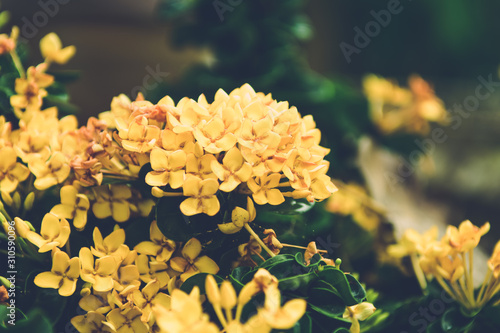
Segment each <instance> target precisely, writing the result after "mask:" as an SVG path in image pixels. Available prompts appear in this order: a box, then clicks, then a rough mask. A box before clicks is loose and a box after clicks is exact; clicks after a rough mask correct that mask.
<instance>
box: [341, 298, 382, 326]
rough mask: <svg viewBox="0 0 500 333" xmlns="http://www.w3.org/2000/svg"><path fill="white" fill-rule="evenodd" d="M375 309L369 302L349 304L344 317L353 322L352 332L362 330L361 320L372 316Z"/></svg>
mask: <svg viewBox="0 0 500 333" xmlns="http://www.w3.org/2000/svg"><path fill="white" fill-rule="evenodd" d="M375 310H376V309H375V307H374V306H373V304H371V303H368V302H363V303H360V304H356V305H353V306H348V307H347V308H346V309H345V312H344V315H343V317H344V318H345V319H347V320H349V321H350V322H352V325H351V329H350V331H351V333H359V332H360V331H361V329H360V325H359V321H360V320H365V319H367V318H368V317H370V316H371V315H372V314H373V313H374V312H375Z"/></svg>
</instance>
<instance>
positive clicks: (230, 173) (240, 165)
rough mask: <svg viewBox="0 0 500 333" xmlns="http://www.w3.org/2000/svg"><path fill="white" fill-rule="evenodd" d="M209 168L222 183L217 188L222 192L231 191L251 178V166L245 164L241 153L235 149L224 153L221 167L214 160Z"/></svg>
mask: <svg viewBox="0 0 500 333" xmlns="http://www.w3.org/2000/svg"><path fill="white" fill-rule="evenodd" d="M211 167H212V170H213V172H214V173H215V174H216V175H217V177H219V179H220V180H221V181H222V183H221V184H220V186H219V188H220V189H221V191H224V192H231V191H233V190H234V189H235V188H236V187H237V186H238V185H239V184H241V183H244V182H246V181H248V179H249V178H250V177H251V176H252V166H251V165H250V164H249V163H247V162H245V160H244V159H243V155H242V154H241V151H240V150H239V149H238V148H236V147H234V148H231V149H230V150H229V151H228V152H227V153H226V155H225V156H224V159H223V160H222V165H221V164H220V163H219V162H217V161H216V160H214V161H212V164H211Z"/></svg>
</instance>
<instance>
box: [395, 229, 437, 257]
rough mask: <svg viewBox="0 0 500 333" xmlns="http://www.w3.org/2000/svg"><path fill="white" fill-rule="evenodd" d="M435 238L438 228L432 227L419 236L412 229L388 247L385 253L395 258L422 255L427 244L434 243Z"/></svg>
mask: <svg viewBox="0 0 500 333" xmlns="http://www.w3.org/2000/svg"><path fill="white" fill-rule="evenodd" d="M437 236H438V228H437V227H436V226H433V227H432V228H431V229H429V230H428V231H426V232H425V233H424V234H420V233H419V232H417V231H416V230H414V229H408V230H406V231H405V233H404V234H403V237H401V240H400V241H399V242H398V244H394V245H390V246H389V247H388V248H387V251H388V253H389V254H390V255H391V256H393V257H396V258H402V257H405V256H409V255H413V254H416V253H422V252H423V250H424V249H425V248H426V246H427V245H428V244H430V243H432V242H434V241H436V239H437Z"/></svg>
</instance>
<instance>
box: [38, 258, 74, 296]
mask: <svg viewBox="0 0 500 333" xmlns="http://www.w3.org/2000/svg"><path fill="white" fill-rule="evenodd" d="M79 276H80V261H79V259H78V258H77V257H74V258H71V259H70V258H69V256H68V255H67V254H66V252H63V251H61V250H58V249H57V250H55V253H54V254H53V256H52V270H51V271H50V272H43V273H40V274H38V275H37V276H36V277H35V281H34V282H35V284H36V285H37V286H39V287H40V288H53V289H58V292H59V295H61V296H71V295H73V293H74V292H75V290H76V282H77V280H78V277H79Z"/></svg>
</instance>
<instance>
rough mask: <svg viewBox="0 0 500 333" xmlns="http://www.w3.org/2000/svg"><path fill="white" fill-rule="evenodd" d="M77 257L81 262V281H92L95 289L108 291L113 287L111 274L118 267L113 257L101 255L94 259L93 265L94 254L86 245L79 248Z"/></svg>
mask: <svg viewBox="0 0 500 333" xmlns="http://www.w3.org/2000/svg"><path fill="white" fill-rule="evenodd" d="M79 257H80V262H81V264H82V268H81V277H82V280H83V281H86V282H90V283H92V287H93V288H94V289H95V290H96V291H108V290H111V289H112V288H113V278H112V275H113V274H114V273H116V270H117V269H118V265H117V263H116V259H115V258H113V257H111V256H106V257H102V258H99V259H97V260H95V265H94V256H93V255H92V252H91V251H90V249H89V248H87V247H82V248H81V249H80V254H79Z"/></svg>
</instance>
